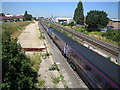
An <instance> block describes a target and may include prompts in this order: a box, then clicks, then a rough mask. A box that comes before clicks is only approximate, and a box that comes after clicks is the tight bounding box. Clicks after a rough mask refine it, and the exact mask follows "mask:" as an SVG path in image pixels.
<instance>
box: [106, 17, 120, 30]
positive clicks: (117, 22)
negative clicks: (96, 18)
mask: <svg viewBox="0 0 120 90" xmlns="http://www.w3.org/2000/svg"><path fill="white" fill-rule="evenodd" d="M107 26H113V27H114V29H120V19H116V18H114V19H111V20H110V21H109V22H108V25H107Z"/></svg>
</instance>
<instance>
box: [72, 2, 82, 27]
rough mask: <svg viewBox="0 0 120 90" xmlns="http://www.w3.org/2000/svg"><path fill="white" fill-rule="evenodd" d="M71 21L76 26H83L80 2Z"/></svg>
mask: <svg viewBox="0 0 120 90" xmlns="http://www.w3.org/2000/svg"><path fill="white" fill-rule="evenodd" d="M73 19H74V21H75V22H76V23H77V24H81V25H83V24H84V13H83V4H82V2H81V1H80V2H79V3H78V5H77V8H76V9H75V12H74V17H73Z"/></svg>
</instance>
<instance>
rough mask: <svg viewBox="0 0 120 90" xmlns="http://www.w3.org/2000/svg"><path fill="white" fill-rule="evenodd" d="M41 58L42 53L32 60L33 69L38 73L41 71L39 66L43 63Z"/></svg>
mask: <svg viewBox="0 0 120 90" xmlns="http://www.w3.org/2000/svg"><path fill="white" fill-rule="evenodd" d="M41 57H42V55H41V53H40V54H37V55H35V56H34V57H32V59H31V68H33V69H34V70H35V71H37V72H38V69H39V64H40V63H41V62H42V59H41Z"/></svg>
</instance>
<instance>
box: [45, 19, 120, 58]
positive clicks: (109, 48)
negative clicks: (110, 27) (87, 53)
mask: <svg viewBox="0 0 120 90" xmlns="http://www.w3.org/2000/svg"><path fill="white" fill-rule="evenodd" d="M45 21H46V20H45ZM49 23H51V22H49ZM51 24H52V25H54V26H56V27H58V28H60V29H62V30H65V31H67V32H69V33H71V34H73V35H75V36H76V37H78V38H80V39H82V40H84V41H86V42H88V43H90V44H91V45H93V46H95V47H97V48H100V49H101V50H104V51H106V52H108V53H109V54H108V55H111V57H112V58H114V59H116V60H118V55H119V53H120V47H118V46H115V45H112V44H109V43H107V42H104V41H101V40H99V39H97V38H94V37H91V36H88V35H86V34H83V33H80V32H77V31H74V30H73V29H69V28H66V27H64V26H62V25H58V24H56V23H51ZM46 28H47V27H46Z"/></svg>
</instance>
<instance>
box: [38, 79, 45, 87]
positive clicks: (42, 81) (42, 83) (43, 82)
mask: <svg viewBox="0 0 120 90" xmlns="http://www.w3.org/2000/svg"><path fill="white" fill-rule="evenodd" d="M38 87H40V88H45V81H44V80H40V79H38Z"/></svg>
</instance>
